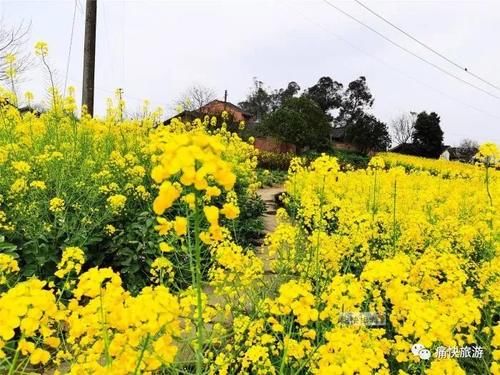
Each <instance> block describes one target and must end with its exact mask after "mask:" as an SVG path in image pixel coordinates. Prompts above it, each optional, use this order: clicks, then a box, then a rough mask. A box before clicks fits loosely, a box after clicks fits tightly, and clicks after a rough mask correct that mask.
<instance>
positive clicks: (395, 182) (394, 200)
mask: <svg viewBox="0 0 500 375" xmlns="http://www.w3.org/2000/svg"><path fill="white" fill-rule="evenodd" d="M396 194H397V180H396V179H394V195H393V201H392V206H393V209H392V247H393V252H394V253H396Z"/></svg>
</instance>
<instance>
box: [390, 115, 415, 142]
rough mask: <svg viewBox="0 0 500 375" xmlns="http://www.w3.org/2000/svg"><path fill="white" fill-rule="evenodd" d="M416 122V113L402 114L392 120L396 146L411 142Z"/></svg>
mask: <svg viewBox="0 0 500 375" xmlns="http://www.w3.org/2000/svg"><path fill="white" fill-rule="evenodd" d="M416 120H417V114H416V113H415V112H410V113H402V114H401V115H400V116H398V117H397V118H395V119H394V120H392V122H391V129H392V139H393V141H394V143H395V146H399V145H402V144H404V143H409V142H410V140H411V137H412V135H413V129H414V127H415V121H416Z"/></svg>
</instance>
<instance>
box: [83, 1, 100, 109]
mask: <svg viewBox="0 0 500 375" xmlns="http://www.w3.org/2000/svg"><path fill="white" fill-rule="evenodd" d="M96 18H97V0H87V4H86V6H85V40H84V43H83V86H82V106H84V105H85V106H87V112H88V114H90V115H91V116H93V115H94V75H95V34H96Z"/></svg>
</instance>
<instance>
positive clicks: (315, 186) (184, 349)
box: [0, 90, 500, 375]
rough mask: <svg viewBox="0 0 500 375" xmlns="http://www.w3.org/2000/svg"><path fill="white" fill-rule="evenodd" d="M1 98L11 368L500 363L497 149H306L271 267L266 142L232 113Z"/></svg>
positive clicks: (360, 368) (104, 370) (418, 368)
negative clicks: (81, 109)
mask: <svg viewBox="0 0 500 375" xmlns="http://www.w3.org/2000/svg"><path fill="white" fill-rule="evenodd" d="M0 96H1V97H2V103H1V105H0V250H1V253H0V372H1V373H2V374H9V375H12V374H28V373H40V374H41V373H51V374H65V373H69V374H191V373H196V374H221V375H222V374H325V375H327V374H328V375H329V374H398V375H404V374H436V375H442V374H490V373H491V374H499V373H500V366H499V360H500V327H499V325H498V316H499V312H500V311H499V306H500V305H499V300H500V295H499V293H500V284H499V282H500V281H499V276H500V257H499V255H498V253H497V252H498V246H499V241H500V232H499V230H498V228H499V215H498V212H499V209H500V179H499V177H500V175H499V173H498V171H497V169H496V168H497V167H498V162H499V161H500V155H499V150H498V148H497V147H496V146H495V145H494V144H485V145H483V146H481V148H480V151H479V154H478V156H477V158H478V163H477V164H476V165H465V164H459V163H454V162H447V161H435V160H427V159H421V158H416V157H407V156H400V155H395V154H385V153H383V154H379V155H376V156H374V157H372V159H371V161H370V163H369V166H368V167H367V168H366V169H358V170H341V168H340V167H339V164H338V161H337V160H336V159H335V158H334V157H331V156H328V155H321V156H320V157H318V158H317V159H316V160H314V161H313V162H311V163H310V164H307V165H306V163H305V162H304V161H303V160H301V159H300V158H296V159H294V160H293V161H292V164H291V166H290V169H289V172H288V176H287V180H286V183H285V193H284V194H283V195H282V197H281V199H282V203H283V207H282V208H280V209H279V210H278V212H277V214H276V215H277V219H278V226H277V228H276V229H275V230H274V231H273V232H271V233H269V234H268V235H267V237H266V239H265V243H264V247H263V250H264V251H266V252H267V253H268V255H269V257H270V258H271V265H270V270H267V269H266V267H265V264H264V262H263V260H262V259H261V258H260V257H259V254H258V252H256V251H255V249H253V248H252V247H251V246H249V244H248V242H247V241H246V239H245V235H244V234H245V233H247V229H248V226H249V225H250V223H253V222H254V221H255V220H256V218H255V216H259V215H255V214H254V211H252V207H253V205H258V197H257V195H256V190H257V189H258V187H259V181H258V179H257V173H256V163H257V158H256V156H257V151H256V150H255V149H254V148H253V146H252V144H251V143H247V142H244V141H243V140H242V139H240V138H239V137H238V135H236V134H233V133H231V132H229V131H228V130H227V129H226V125H225V123H224V118H222V119H216V118H209V117H208V116H207V117H206V118H204V119H199V120H196V121H193V122H192V123H182V122H180V121H178V120H174V121H173V122H172V124H170V125H168V126H164V125H162V124H161V122H160V116H161V113H160V112H158V111H151V110H148V109H146V110H145V111H144V116H143V117H142V118H140V119H137V120H124V119H123V113H122V110H123V105H122V103H120V102H113V101H110V103H108V104H109V105H108V111H107V114H106V116H104V117H103V118H91V117H90V116H88V115H85V114H84V115H82V116H81V117H79V116H77V115H76V105H75V101H74V99H73V97H72V96H71V95H68V96H67V97H63V96H61V95H59V94H58V93H57V92H56V91H55V90H53V91H52V97H51V108H50V110H48V111H46V112H44V113H42V114H40V115H37V114H35V113H33V112H30V111H28V112H24V113H21V112H20V111H19V110H18V109H17V108H16V107H15V106H13V105H11V104H10V103H13V102H14V100H15V98H13V96H12V94H11V93H9V92H6V91H2V92H1V95H0ZM28 98H31V96H30V95H28ZM223 117H224V116H223ZM252 225H253V224H252Z"/></svg>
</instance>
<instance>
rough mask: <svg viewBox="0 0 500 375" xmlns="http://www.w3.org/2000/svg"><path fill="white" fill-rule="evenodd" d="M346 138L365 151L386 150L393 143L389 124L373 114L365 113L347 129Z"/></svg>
mask: <svg viewBox="0 0 500 375" xmlns="http://www.w3.org/2000/svg"><path fill="white" fill-rule="evenodd" d="M346 140H347V141H348V142H351V143H352V144H354V145H355V146H356V147H358V148H359V150H360V151H361V152H363V153H367V152H369V151H385V150H387V148H388V147H389V146H390V145H391V137H390V136H389V131H388V130H387V125H385V124H384V123H383V122H381V121H379V120H377V119H376V118H375V117H374V116H372V115H366V114H365V115H363V116H361V117H360V118H359V119H358V120H357V121H356V122H355V123H353V124H351V125H350V126H348V127H347V129H346Z"/></svg>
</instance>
